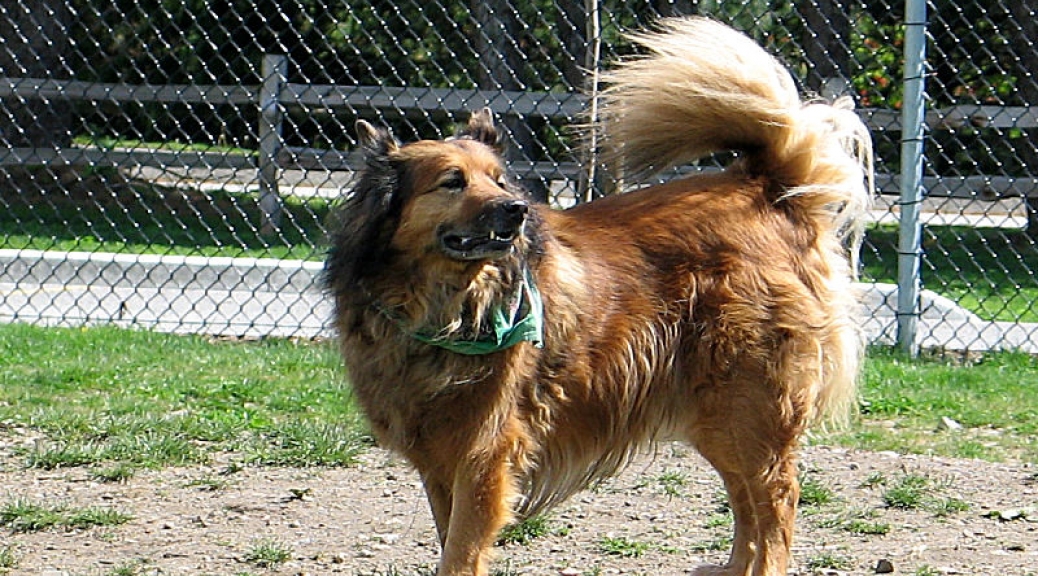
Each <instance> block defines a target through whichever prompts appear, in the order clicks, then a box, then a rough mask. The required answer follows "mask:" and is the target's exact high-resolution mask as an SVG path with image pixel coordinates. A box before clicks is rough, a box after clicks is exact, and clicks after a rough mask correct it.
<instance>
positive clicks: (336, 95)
mask: <svg viewBox="0 0 1038 576" xmlns="http://www.w3.org/2000/svg"><path fill="white" fill-rule="evenodd" d="M286 70H287V60H286V59H285V57H283V56H266V57H265V58H264V61H263V70H262V73H263V77H264V79H265V80H264V81H263V83H262V84H260V85H254V86H242V85H209V86H201V85H148V84H142V85H130V84H113V83H98V82H83V81H76V80H49V79H37V78H0V99H8V98H17V99H22V100H69V101H72V100H78V101H92V102H116V103H123V102H133V103H142V102H165V103H174V102H175V103H182V104H206V105H210V106H218V105H235V106H256V107H257V108H258V109H259V112H260V114H259V126H258V130H257V135H258V139H259V146H258V148H259V149H258V150H257V151H256V153H255V154H236V153H217V152H198V151H172V150H163V149H159V150H156V149H150V148H133V149H105V148H101V147H72V148H4V147H0V166H10V165H48V166H56V165H89V166H141V165H144V166H161V167H178V168H192V167H198V166H205V167H209V168H233V169H243V168H251V169H257V170H258V174H259V176H258V179H259V187H260V204H261V208H262V211H263V213H264V215H265V218H266V223H267V224H269V225H271V226H277V224H278V221H279V218H280V196H279V193H278V188H277V179H276V174H277V169H279V168H280V169H300V170H328V171H335V170H354V169H356V168H357V167H358V164H359V162H358V158H357V157H356V156H355V155H354V154H350V153H346V152H341V151H336V150H322V149H313V148H292V147H287V146H285V144H284V141H283V139H282V138H281V124H282V117H283V113H284V111H285V110H286V109H289V108H302V109H304V110H322V109H346V110H350V111H352V112H354V113H356V114H360V113H361V112H362V111H367V110H371V109H377V110H379V111H381V112H382V113H383V114H387V113H388V114H390V115H394V114H400V115H408V114H414V113H423V114H449V115H453V114H461V113H464V112H466V111H471V110H478V109H481V108H484V107H487V108H490V109H491V110H492V111H493V112H495V113H496V114H498V115H517V116H539V117H546V118H565V119H567V120H572V119H574V118H577V117H578V116H579V115H580V114H581V113H582V112H583V110H584V107H585V104H586V98H585V97H584V96H583V95H581V94H575V93H556V92H517V91H507V90H496V91H495V90H462V89H446V88H419V87H407V88H395V87H386V86H342V85H310V84H295V83H289V82H287V81H286V79H285V77H286ZM859 114H860V115H861V117H862V119H863V120H864V121H865V122H866V124H867V125H868V126H869V128H870V129H871V130H873V131H875V132H887V131H892V132H896V131H900V130H901V114H900V112H899V111H897V110H889V109H874V108H866V109H861V110H859ZM926 124H927V126H928V127H929V129H930V130H931V131H939V130H953V131H954V130H959V129H963V128H999V129H1010V128H1016V129H1038V110H1036V109H1034V108H1031V107H1023V106H1019V107H1012V106H954V107H949V108H941V109H935V110H930V111H928V112H927V114H926ZM513 168H515V169H516V171H517V172H518V173H523V174H529V175H534V174H535V175H537V176H541V177H544V178H546V179H556V180H562V179H568V180H572V179H576V178H577V177H578V175H579V173H580V171H581V168H580V166H579V165H577V164H575V163H571V162H524V163H517V164H516V165H515V166H514V167H513ZM924 183H925V186H926V189H927V193H928V195H930V196H947V197H962V198H979V199H983V200H997V199H1000V198H1006V197H1029V198H1038V178H1036V177H1021V178H1016V177H1008V176H985V175H974V176H954V177H939V178H937V177H935V178H926V179H925V181H924ZM876 184H877V188H878V189H879V191H880V192H881V193H883V194H897V193H899V179H898V177H897V176H896V175H891V174H878V175H877V178H876Z"/></svg>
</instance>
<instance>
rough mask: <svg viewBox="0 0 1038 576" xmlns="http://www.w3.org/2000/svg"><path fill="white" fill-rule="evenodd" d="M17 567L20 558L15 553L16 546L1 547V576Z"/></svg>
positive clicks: (6, 545)
mask: <svg viewBox="0 0 1038 576" xmlns="http://www.w3.org/2000/svg"><path fill="white" fill-rule="evenodd" d="M17 567H18V556H17V555H16V554H15V553H14V546H12V545H10V544H5V545H3V546H0V574H4V573H6V572H7V571H8V570H11V569H12V568H17Z"/></svg>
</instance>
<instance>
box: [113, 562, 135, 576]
mask: <svg viewBox="0 0 1038 576" xmlns="http://www.w3.org/2000/svg"><path fill="white" fill-rule="evenodd" d="M143 573H144V572H143V571H142V569H141V567H140V565H139V564H136V563H131V564H120V565H119V566H116V567H115V568H112V569H111V570H109V571H108V572H106V573H105V576H141V574H143Z"/></svg>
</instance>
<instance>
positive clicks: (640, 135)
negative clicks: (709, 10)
mask: <svg viewBox="0 0 1038 576" xmlns="http://www.w3.org/2000/svg"><path fill="white" fill-rule="evenodd" d="M660 28H661V30H660V31H659V32H654V33H642V34H632V35H631V36H630V37H631V39H633V40H634V41H635V42H637V43H638V44H640V45H642V46H643V47H644V48H646V49H647V51H648V54H647V55H646V56H643V57H637V58H632V59H630V60H627V61H625V62H622V63H621V64H620V65H619V66H617V67H616V68H615V69H613V70H612V71H609V72H606V73H604V74H603V75H602V81H603V83H604V84H605V85H606V86H607V88H606V89H605V90H604V91H603V93H602V96H601V99H600V101H599V106H598V111H597V115H598V122H597V125H596V127H597V128H598V129H599V131H600V135H601V137H602V138H601V140H600V142H603V143H604V144H603V146H604V148H605V152H606V156H607V158H608V159H611V160H612V162H611V163H612V164H613V165H614V166H615V167H617V168H619V169H620V170H622V174H623V175H624V177H625V178H627V179H638V178H639V177H644V176H650V175H652V174H655V173H658V172H662V171H664V170H667V169H669V168H671V167H674V166H678V165H682V164H686V163H688V162H691V161H694V160H697V159H699V158H702V157H704V156H707V155H709V154H711V153H714V152H719V151H725V150H734V151H739V152H740V153H741V159H740V160H739V161H738V162H736V163H735V164H734V165H733V166H732V167H731V168H730V169H731V170H742V171H744V172H746V173H748V174H749V175H752V176H764V177H766V178H769V179H770V180H771V181H772V182H773V183H774V185H773V186H771V187H770V191H771V193H772V194H774V195H775V198H774V200H776V201H778V200H779V199H780V198H793V197H796V198H797V200H796V202H797V203H798V204H800V205H801V206H803V207H805V208H809V209H811V211H812V212H814V213H816V214H817V215H818V217H819V222H831V223H832V225H833V229H834V230H836V231H837V232H838V233H839V234H841V235H843V234H846V233H849V232H852V231H853V230H854V229H855V227H856V225H857V223H858V222H859V220H860V217H861V215H862V214H863V212H864V211H865V210H866V209H867V207H868V205H869V200H870V198H871V186H872V183H871V173H872V171H871V163H872V147H871V139H870V137H869V133H868V129H867V128H866V127H865V125H864V124H863V123H862V122H861V120H860V119H859V118H858V116H857V114H855V113H854V111H853V110H852V107H853V103H852V102H851V100H850V98H842V99H839V100H837V101H836V102H834V103H832V104H828V103H822V102H806V103H805V102H801V100H800V97H799V95H798V93H797V89H796V85H795V84H794V82H793V79H792V77H790V75H789V72H787V71H786V69H785V67H783V66H782V64H781V63H779V61H778V60H777V59H775V58H774V57H772V56H771V55H770V54H768V53H767V52H765V51H764V50H763V49H762V48H761V47H760V46H758V45H757V43H756V42H754V41H753V40H752V39H750V38H749V37H747V36H745V35H743V34H742V33H740V32H737V31H735V30H733V29H731V28H729V27H728V26H725V25H724V24H721V23H719V22H716V21H713V20H709V19H706V18H702V17H690V18H673V19H666V20H662V21H661V22H660ZM866 184H867V185H866Z"/></svg>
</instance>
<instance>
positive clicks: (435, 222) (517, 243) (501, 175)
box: [328, 110, 532, 281]
mask: <svg viewBox="0 0 1038 576" xmlns="http://www.w3.org/2000/svg"><path fill="white" fill-rule="evenodd" d="M357 131H358V137H359V141H360V145H361V148H362V150H363V154H364V163H365V166H364V169H363V171H362V172H361V174H360V177H359V179H358V181H357V184H356V186H355V187H354V189H353V190H352V192H351V194H350V195H349V196H348V198H347V200H346V203H345V205H344V206H343V208H342V210H341V211H340V212H339V217H340V226H339V232H338V233H337V234H336V237H335V238H334V239H333V247H332V253H331V255H330V258H329V264H328V266H329V273H330V274H331V275H332V276H336V275H339V276H348V277H349V278H351V279H352V280H354V281H356V280H360V279H362V278H364V277H366V276H370V275H372V274H375V273H378V272H379V271H380V270H383V269H384V267H385V266H386V265H388V264H390V263H391V262H396V263H397V264H404V266H403V267H405V268H406V267H407V266H406V264H405V263H406V262H410V263H414V264H421V265H423V266H436V267H439V268H441V269H445V270H446V269H452V268H454V269H457V268H459V267H467V266H468V265H471V264H473V263H480V262H484V263H485V262H495V261H502V260H506V259H509V258H514V257H517V256H521V255H522V254H523V253H525V252H526V251H527V250H528V248H529V247H530V234H529V229H530V228H531V226H530V222H529V221H530V219H531V218H532V213H531V212H532V211H531V206H530V203H529V200H528V198H527V197H526V195H525V194H524V193H523V192H522V190H521V189H519V188H518V187H517V186H515V185H514V184H513V183H511V181H510V180H509V178H508V177H507V175H506V172H505V166H504V162H503V160H502V158H501V154H500V153H501V135H500V133H499V132H498V130H497V128H496V127H495V126H494V123H493V119H492V117H491V113H490V111H489V110H484V111H482V112H477V113H475V114H473V115H472V117H471V118H470V119H469V121H468V124H467V125H466V126H465V127H464V128H462V129H461V131H459V132H458V134H457V135H456V136H454V137H453V138H449V139H447V140H442V141H440V140H437V141H432V140H421V141H418V142H414V143H411V144H406V145H401V144H399V143H398V142H397V141H396V140H395V139H394V138H393V137H392V136H391V135H390V134H389V132H388V131H386V130H383V129H378V128H375V127H373V126H372V125H371V124H369V123H367V122H364V121H359V122H358V123H357ZM340 280H342V278H340Z"/></svg>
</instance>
